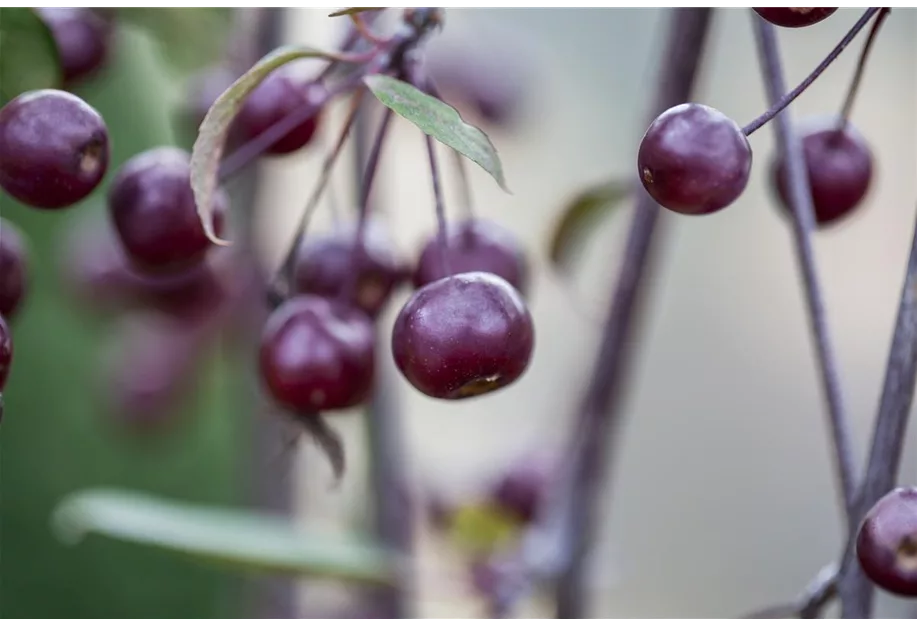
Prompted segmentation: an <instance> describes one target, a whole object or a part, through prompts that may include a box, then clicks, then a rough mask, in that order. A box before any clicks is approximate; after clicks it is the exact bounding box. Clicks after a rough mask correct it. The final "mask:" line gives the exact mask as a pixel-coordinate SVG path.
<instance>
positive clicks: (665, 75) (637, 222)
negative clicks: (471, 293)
mask: <svg viewBox="0 0 917 627" xmlns="http://www.w3.org/2000/svg"><path fill="white" fill-rule="evenodd" d="M711 17H712V9H709V8H699V9H688V8H679V9H674V11H673V14H672V18H671V23H670V26H669V35H668V45H667V47H666V51H665V54H664V55H663V57H662V72H661V75H660V76H659V82H658V87H657V88H656V89H657V93H656V98H655V101H654V102H653V104H652V108H651V109H650V110H649V111H648V116H647V117H648V123H649V121H652V120H653V119H655V118H656V116H658V115H659V114H660V113H661V112H663V111H665V110H666V109H669V108H671V107H673V106H675V105H677V104H679V103H682V102H685V101H687V100H689V99H690V97H691V93H692V91H693V86H694V82H695V78H696V76H697V74H698V68H699V66H700V62H701V57H702V52H703V48H704V43H705V42H706V39H707V33H708V31H709V26H710V21H711ZM636 187H638V188H639V189H638V192H637V193H638V200H637V204H636V208H635V213H634V217H633V221H632V223H631V227H630V233H629V235H628V238H627V247H626V250H625V257H624V264H623V266H622V268H621V272H620V274H619V275H618V279H617V284H616V285H615V288H614V293H613V297H612V299H611V311H610V312H609V315H608V319H607V321H606V323H605V328H604V332H603V336H602V339H601V344H600V346H599V353H598V357H597V359H596V362H595V365H594V366H593V375H592V380H591V381H590V383H589V387H588V388H587V390H586V393H585V396H584V398H583V401H582V407H581V413H580V421H579V424H578V426H577V432H578V433H579V434H581V435H582V437H579V438H577V439H576V440H575V441H574V444H573V446H572V448H571V450H570V451H569V455H570V457H569V459H571V460H573V467H572V472H571V474H570V478H571V480H572V485H570V486H565V488H564V489H569V490H570V495H571V502H570V508H571V510H570V520H569V531H568V534H567V535H568V538H569V540H570V543H571V547H570V548H571V554H570V560H569V562H568V564H567V565H566V568H565V569H564V571H563V572H562V574H561V578H560V581H559V582H558V587H557V617H558V618H580V617H581V616H583V614H584V611H585V609H586V602H587V599H586V592H585V578H586V559H587V553H588V551H589V547H590V545H591V544H592V540H593V535H594V531H595V527H596V521H597V519H598V511H597V501H598V493H599V489H600V485H601V481H602V479H603V478H604V477H605V475H606V466H607V465H608V462H609V459H608V458H609V457H611V451H612V450H613V446H614V441H613V439H614V437H615V436H616V434H617V431H618V428H619V427H620V423H621V420H622V418H621V414H620V406H621V398H620V397H621V395H622V390H623V387H624V386H623V380H624V375H625V373H626V371H627V369H628V368H627V366H628V365H629V361H628V357H629V353H630V349H631V348H632V347H633V344H634V342H633V337H632V335H633V331H632V326H633V320H634V317H635V316H634V313H635V311H636V310H637V308H638V307H639V306H640V305H641V304H642V300H641V299H642V297H643V295H644V294H643V292H642V291H641V290H642V287H643V281H644V277H645V276H646V275H647V274H648V272H649V265H650V262H651V253H652V245H653V241H654V240H653V236H654V235H655V233H656V221H657V218H658V217H659V207H658V205H656V204H655V203H654V202H653V200H652V199H651V198H650V196H649V195H648V194H647V193H646V192H645V191H644V190H643V189H642V188H640V186H636Z"/></svg>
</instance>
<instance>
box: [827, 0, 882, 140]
mask: <svg viewBox="0 0 917 627" xmlns="http://www.w3.org/2000/svg"><path fill="white" fill-rule="evenodd" d="M889 13H891V9H890V8H889V7H884V8H882V9H880V10H879V15H878V16H876V20H875V21H874V22H873V23H872V27H871V28H870V29H869V35H867V36H866V43H865V44H863V50H862V51H860V59H859V61H857V68H856V72H854V74H853V80H852V81H850V87H849V88H848V90H847V97H846V99H845V100H844V106H843V107H841V115H840V124H839V126H838V130H843V129H844V127H845V126H847V122H848V120H849V119H850V112H851V110H853V103H854V101H855V100H856V95H857V93H858V92H859V89H860V81H861V80H862V78H863V70H865V69H866V61H867V60H868V59H869V53H870V51H871V50H872V44H873V42H874V41H875V40H876V35H877V34H878V32H879V29H880V28H881V27H882V23H883V22H884V21H885V18H886V17H888V14H889Z"/></svg>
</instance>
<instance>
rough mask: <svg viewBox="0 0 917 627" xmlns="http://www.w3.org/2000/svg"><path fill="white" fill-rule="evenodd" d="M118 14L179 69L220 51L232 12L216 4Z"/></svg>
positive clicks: (208, 59)
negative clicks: (215, 5)
mask: <svg viewBox="0 0 917 627" xmlns="http://www.w3.org/2000/svg"><path fill="white" fill-rule="evenodd" d="M118 16H119V17H120V18H122V19H124V20H125V21H127V22H130V23H132V24H134V25H135V26H138V27H140V28H141V29H143V30H145V31H147V32H148V33H149V34H150V35H151V36H152V37H153V38H154V39H155V40H156V42H157V43H158V44H159V49H160V51H161V52H162V54H163V56H164V57H165V58H166V60H167V61H168V62H169V63H170V64H172V65H173V66H174V67H175V68H177V69H179V70H181V71H185V72H187V71H192V70H196V69H200V68H202V67H205V66H207V65H209V64H211V63H213V62H215V61H216V60H217V59H219V58H220V56H221V55H222V53H223V49H224V47H225V44H226V37H227V36H228V34H229V30H230V26H231V20H232V11H231V10H230V9H228V8H217V7H209V8H207V7H194V8H189V7H169V8H152V7H147V8H140V7H138V8H127V7H124V8H120V9H118Z"/></svg>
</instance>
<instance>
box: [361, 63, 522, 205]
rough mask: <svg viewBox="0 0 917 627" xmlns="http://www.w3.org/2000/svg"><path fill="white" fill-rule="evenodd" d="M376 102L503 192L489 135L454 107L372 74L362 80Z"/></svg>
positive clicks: (498, 159)
mask: <svg viewBox="0 0 917 627" xmlns="http://www.w3.org/2000/svg"><path fill="white" fill-rule="evenodd" d="M363 82H365V83H366V85H367V86H368V87H369V89H370V91H372V92H373V94H374V95H375V96H376V98H378V99H379V102H381V103H382V104H384V105H385V106H386V107H388V108H389V109H391V110H392V111H394V112H395V113H397V114H398V115H400V116H401V117H403V118H405V119H406V120H408V121H409V122H411V123H412V124H414V126H416V127H417V128H419V129H420V130H421V131H423V132H424V133H426V134H427V135H429V136H430V137H432V138H433V139H436V140H438V141H440V142H442V143H444V144H446V145H447V146H449V147H450V148H452V149H453V150H456V151H457V152H459V153H461V154H463V155H464V156H466V157H468V158H469V159H471V160H472V161H474V162H475V163H477V164H478V165H479V166H481V167H482V168H483V169H484V170H485V171H486V172H487V173H488V174H490V175H491V176H492V177H493V178H494V180H495V181H496V182H497V184H498V185H500V187H502V188H503V190H504V191H506V192H509V188H507V186H506V180H505V179H504V177H503V165H502V164H501V163H500V157H499V156H498V155H497V150H496V148H494V145H493V144H492V143H491V142H490V138H488V137H487V134H486V133H484V131H482V130H481V129H479V128H477V127H476V126H473V125H471V124H468V123H467V122H465V121H464V120H463V119H462V116H461V115H460V114H459V112H458V111H456V110H455V109H454V108H452V107H450V106H449V105H448V104H446V103H445V102H443V101H442V100H440V99H438V98H434V97H433V96H430V95H428V94H425V93H424V92H422V91H420V90H419V89H417V88H416V87H414V86H413V85H411V84H410V83H406V82H404V81H401V80H398V79H397V78H392V77H391V76H384V75H382V74H373V75H371V76H367V77H365V78H364V79H363Z"/></svg>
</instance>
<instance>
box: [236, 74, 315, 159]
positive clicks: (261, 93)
mask: <svg viewBox="0 0 917 627" xmlns="http://www.w3.org/2000/svg"><path fill="white" fill-rule="evenodd" d="M327 97H328V91H327V90H326V89H325V87H324V86H323V85H321V84H319V83H304V82H302V81H299V80H296V79H294V78H293V77H291V76H289V75H288V74H286V73H284V72H282V71H276V72H273V73H271V74H268V76H267V78H265V79H264V80H263V81H262V82H261V84H260V85H258V86H257V87H256V88H255V89H254V90H253V91H252V92H251V93H250V94H249V95H248V97H247V98H246V99H245V103H244V104H243V105H242V109H241V110H240V111H239V114H238V115H237V116H236V119H235V124H236V126H237V128H238V132H239V135H240V136H241V138H242V139H245V140H250V139H254V138H255V137H257V136H258V135H260V134H261V133H263V132H264V131H266V130H267V129H269V128H270V127H271V126H273V125H274V124H276V123H277V122H279V121H280V120H282V119H283V118H285V117H287V116H288V115H290V114H292V113H293V112H294V111H296V110H297V109H301V108H303V107H308V106H310V105H320V104H322V103H324V101H325V100H326V99H327ZM316 111H318V109H316ZM318 118H319V114H318V113H317V112H316V114H315V115H314V116H312V117H311V118H309V119H307V120H306V121H304V122H303V123H302V124H300V125H299V126H297V127H295V128H294V129H293V130H292V131H290V132H289V133H287V134H286V135H284V136H283V137H281V138H280V139H278V140H277V141H276V142H274V144H273V145H272V146H271V147H270V148H268V149H267V150H266V151H265V152H266V153H267V154H272V155H283V154H288V153H291V152H294V151H296V150H299V149H300V148H302V147H303V146H305V145H306V144H308V143H309V141H310V140H311V139H312V136H313V135H314V134H315V130H316V128H318Z"/></svg>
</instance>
